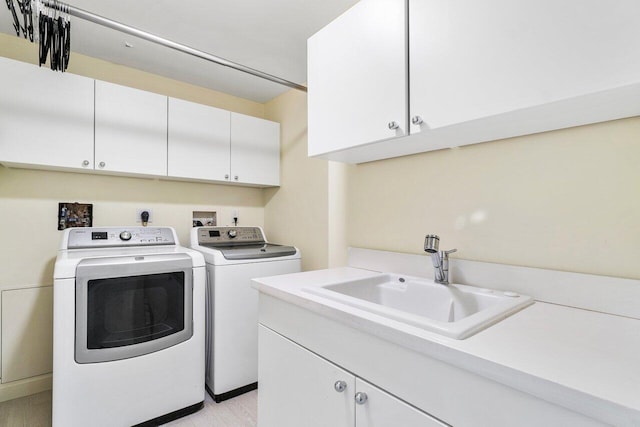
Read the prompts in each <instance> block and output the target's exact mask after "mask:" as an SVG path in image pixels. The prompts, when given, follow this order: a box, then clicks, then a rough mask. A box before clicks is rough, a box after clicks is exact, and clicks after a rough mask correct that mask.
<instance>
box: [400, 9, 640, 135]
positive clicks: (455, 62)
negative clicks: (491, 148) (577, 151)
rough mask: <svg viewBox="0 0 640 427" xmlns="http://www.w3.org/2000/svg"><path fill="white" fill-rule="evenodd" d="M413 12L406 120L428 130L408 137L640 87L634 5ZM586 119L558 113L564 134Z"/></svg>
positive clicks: (638, 33)
mask: <svg viewBox="0 0 640 427" xmlns="http://www.w3.org/2000/svg"><path fill="white" fill-rule="evenodd" d="M410 11H411V14H410V25H409V28H410V32H409V46H410V54H409V58H410V60H409V64H410V75H411V83H410V88H411V97H410V99H411V108H410V110H411V116H412V118H413V117H415V116H420V117H421V118H422V119H423V121H424V123H423V125H422V126H416V125H412V128H411V133H416V132H419V131H420V130H421V128H422V129H425V130H426V129H438V128H442V127H446V126H451V125H455V124H458V123H464V122H470V121H472V120H479V119H483V118H486V117H491V116H497V115H500V114H505V113H509V112H513V111H518V110H524V109H529V108H532V107H536V106H542V105H548V104H551V103H553V102H558V101H562V100H568V99H571V98H576V97H581V96H584V95H588V94H593V93H597V92H600V91H603V90H607V89H613V88H618V87H623V86H626V85H629V84H633V83H638V82H640V55H639V54H638V52H639V51H640V30H639V29H638V25H637V22H636V21H637V20H636V18H637V16H638V15H639V14H640V4H639V3H638V2H637V1H635V0H618V1H616V2H614V3H607V2H602V1H600V0H586V1H585V0H564V1H561V2H558V1H554V0H538V1H535V2H513V1H509V0H486V1H482V2H477V1H457V2H452V1H447V0H411V1H410ZM634 104H635V105H636V106H637V105H638V103H637V102H635V103H634ZM576 107H578V106H576ZM585 107H586V108H589V106H588V105H587V106H585ZM596 108H597V106H596ZM607 108H609V107H607ZM605 111H606V110H605ZM580 114H581V113H580V112H576V111H572V109H569V108H568V109H566V111H565V112H563V113H562V115H563V116H564V117H565V118H566V120H567V124H568V125H571V121H573V120H579V115H580ZM530 117H534V118H535V112H531V116H530ZM523 125H525V124H524V123H523Z"/></svg>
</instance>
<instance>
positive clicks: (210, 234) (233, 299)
mask: <svg viewBox="0 0 640 427" xmlns="http://www.w3.org/2000/svg"><path fill="white" fill-rule="evenodd" d="M191 248H193V249H195V250H197V251H199V252H201V253H202V254H203V255H204V258H205V262H206V266H207V307H206V311H207V320H206V324H207V326H206V329H207V341H206V348H207V350H206V367H207V368H206V389H207V391H208V392H209V394H210V395H211V397H212V398H213V399H214V400H215V401H216V402H221V401H223V400H226V399H229V398H232V397H235V396H238V395H240V394H242V393H245V392H247V391H249V390H253V389H255V388H257V386H258V382H257V381H258V291H257V290H256V289H254V288H253V287H252V286H251V279H254V278H258V277H266V276H276V275H280V274H287V273H296V272H299V271H300V267H301V256H300V251H299V250H298V249H296V248H295V247H294V246H285V245H277V244H273V243H267V240H266V238H265V236H264V232H263V231H262V229H261V228H260V227H196V228H193V229H192V230H191Z"/></svg>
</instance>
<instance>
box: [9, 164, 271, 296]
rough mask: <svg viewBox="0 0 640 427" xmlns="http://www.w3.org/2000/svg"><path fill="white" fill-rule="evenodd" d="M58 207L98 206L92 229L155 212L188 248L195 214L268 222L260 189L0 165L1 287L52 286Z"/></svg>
mask: <svg viewBox="0 0 640 427" xmlns="http://www.w3.org/2000/svg"><path fill="white" fill-rule="evenodd" d="M58 202H81V203H93V212H94V218H93V219H94V225H95V226H110V225H135V223H136V222H135V221H136V212H137V209H139V208H149V209H152V211H153V225H170V226H173V227H175V228H176V231H177V233H178V237H179V239H180V242H181V243H182V244H184V245H187V246H188V245H189V232H190V229H191V225H192V224H191V217H192V211H194V210H214V211H217V214H218V224H220V225H230V224H231V214H232V212H231V209H232V208H234V207H235V208H237V209H238V210H239V214H240V223H241V224H243V223H244V224H251V225H253V224H256V225H262V224H263V220H264V208H263V206H262V190H261V189H256V188H242V187H232V186H223V185H211V184H199V183H187V182H175V181H162V180H153V179H139V178H124V177H114V176H101V175H90V174H77V173H67V172H49V171H35V170H26V169H10V168H5V167H0V206H1V208H0V224H3V230H2V239H3V244H2V245H0V259H1V260H2V274H0V286H16V285H17V286H20V285H33V284H50V283H52V275H53V263H54V261H55V257H56V251H57V249H58V246H59V245H60V237H61V235H62V232H60V231H57V228H56V227H57V215H58Z"/></svg>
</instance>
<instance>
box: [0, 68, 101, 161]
mask: <svg viewBox="0 0 640 427" xmlns="http://www.w3.org/2000/svg"><path fill="white" fill-rule="evenodd" d="M0 160H2V162H3V163H5V164H14V163H16V164H21V163H30V164H34V165H41V166H45V167H52V168H68V169H76V170H78V169H80V170H82V169H93V80H91V79H86V78H84V77H80V76H76V75H73V74H69V73H54V72H52V71H51V70H49V69H47V68H39V67H36V66H34V65H31V64H25V63H23V62H18V61H13V60H10V59H7V58H2V57H0Z"/></svg>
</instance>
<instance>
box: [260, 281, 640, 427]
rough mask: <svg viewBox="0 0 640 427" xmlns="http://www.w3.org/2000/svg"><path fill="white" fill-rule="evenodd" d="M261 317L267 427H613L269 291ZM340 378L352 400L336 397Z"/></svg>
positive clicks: (263, 424)
mask: <svg viewBox="0 0 640 427" xmlns="http://www.w3.org/2000/svg"><path fill="white" fill-rule="evenodd" d="M259 313H260V314H259V323H260V326H259V367H258V370H259V371H258V378H259V379H258V383H259V387H258V424H259V426H260V427H275V426H278V427H289V426H296V427H298V426H334V425H335V426H340V427H341V426H343V425H345V424H344V420H342V418H341V417H347V418H349V419H350V420H351V421H350V422H349V423H347V424H346V425H349V426H353V425H354V424H353V423H355V425H356V426H358V427H362V426H369V427H381V426H382V427H387V426H388V427H399V426H402V427H414V426H427V427H434V426H443V425H445V426H455V427H478V426H482V427H484V426H491V427H513V426H518V427H540V426H552V427H603V426H605V425H609V424H607V423H606V422H603V421H599V420H596V419H594V418H591V417H589V416H587V415H584V414H582V413H579V412H575V411H574V410H571V409H568V408H567V407H565V406H561V405H562V404H563V403H564V404H566V403H567V402H566V400H565V401H564V402H562V401H558V400H559V399H557V396H555V395H554V393H553V392H549V393H548V394H546V393H542V394H537V395H532V394H529V393H527V392H525V391H522V390H519V389H517V388H514V387H512V386H508V385H505V384H503V383H502V382H500V380H501V378H500V377H493V378H491V377H485V376H483V375H482V374H481V373H480V374H479V373H478V371H479V372H482V371H483V365H484V363H485V362H487V363H493V362H488V361H481V360H480V361H478V362H477V365H471V364H469V365H467V364H466V363H465V364H463V366H456V365H455V363H456V361H455V358H456V356H453V355H452V354H449V352H448V351H446V350H444V349H443V348H436V349H434V350H433V351H434V355H432V356H428V355H425V354H423V353H422V351H415V350H412V349H410V348H408V347H404V346H402V345H398V344H396V343H394V342H393V341H392V340H388V339H386V338H387V337H388V336H389V334H390V333H392V332H390V330H389V328H385V327H383V326H381V328H380V331H379V333H376V334H371V333H368V332H365V331H363V330H360V329H359V328H358V326H357V322H351V321H349V322H341V321H337V320H335V319H333V318H332V317H331V316H330V315H328V316H325V315H322V314H320V313H318V312H315V311H312V310H310V309H307V308H304V307H303V306H298V305H295V304H292V303H290V302H286V301H284V300H281V299H279V298H276V297H274V296H271V295H268V294H266V293H264V292H261V293H260V307H259ZM426 339H427V338H425V340H426ZM449 357H451V360H449V361H447V359H449ZM440 358H443V359H444V360H441V359H440ZM512 375H513V376H515V377H516V378H520V381H522V382H523V384H525V383H527V382H529V381H531V380H530V379H526V378H525V377H522V376H521V374H520V373H519V372H518V371H513V372H512ZM339 380H343V381H345V382H346V389H345V391H344V392H343V393H338V392H336V391H335V389H334V385H335V382H336V381H339ZM543 386H544V385H543ZM359 392H364V393H366V394H367V399H366V402H365V404H364V405H358V404H357V403H355V402H354V400H355V395H356V393H359ZM352 405H354V406H352ZM584 409H588V408H584ZM351 411H353V412H351ZM323 417H329V418H323ZM333 417H337V418H339V419H336V418H333ZM316 418H318V419H320V420H321V421H319V422H318V424H313V423H314V419H316ZM354 420H355V421H354ZM341 423H342V424H341ZM442 423H444V424H442ZM624 425H632V424H631V423H628V424H624Z"/></svg>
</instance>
